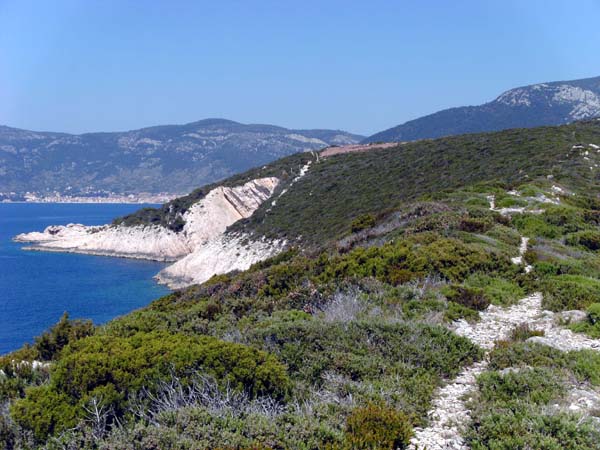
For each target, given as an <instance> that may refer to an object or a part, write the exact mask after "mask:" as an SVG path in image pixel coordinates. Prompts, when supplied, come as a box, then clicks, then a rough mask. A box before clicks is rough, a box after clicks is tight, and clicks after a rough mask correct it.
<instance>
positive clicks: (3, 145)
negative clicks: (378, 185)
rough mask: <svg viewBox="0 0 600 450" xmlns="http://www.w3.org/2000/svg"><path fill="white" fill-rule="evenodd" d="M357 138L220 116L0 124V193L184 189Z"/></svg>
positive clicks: (102, 193)
mask: <svg viewBox="0 0 600 450" xmlns="http://www.w3.org/2000/svg"><path fill="white" fill-rule="evenodd" d="M360 139H363V137H362V136H357V135H353V134H350V133H346V132H343V131H333V130H289V129H286V128H282V127H276V126H272V125H245V124H241V123H237V122H233V121H229V120H222V119H207V120H201V121H198V122H193V123H189V124H186V125H166V126H156V127H150V128H143V129H140V130H133V131H127V132H117V133H87V134H81V135H72V134H65V133H46V132H34V131H27V130H19V129H15V128H9V127H3V126H0V200H2V199H4V198H10V199H22V198H23V195H24V194H25V193H26V192H33V193H36V194H37V195H38V196H45V195H49V194H52V193H54V192H58V193H60V194H62V195H70V196H92V195H94V196H106V195H108V194H110V193H113V194H118V195H123V194H131V193H133V194H137V193H140V192H148V193H159V192H168V193H182V192H187V191H190V190H192V189H193V188H195V187H197V186H201V185H204V184H207V183H210V182H213V181H216V180H220V179H223V178H226V177H228V176H230V175H232V174H234V173H238V172H241V171H244V170H247V169H248V168H250V167H254V166H257V165H261V164H265V163H268V162H270V161H273V160H276V159H278V158H281V157H283V156H286V155H290V154H293V153H297V152H301V151H307V150H318V149H320V148H323V147H326V146H328V145H334V144H336V145H342V144H349V143H354V142H357V141H359V140H360Z"/></svg>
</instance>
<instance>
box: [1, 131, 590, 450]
mask: <svg viewBox="0 0 600 450" xmlns="http://www.w3.org/2000/svg"><path fill="white" fill-rule="evenodd" d="M580 141H582V142H600V124H598V123H597V122H593V123H587V124H585V123H584V124H575V125H570V126H565V127H555V128H541V129H536V130H512V131H506V132H502V133H494V134H487V135H471V136H464V137H457V138H447V139H441V140H436V141H423V142H418V143H412V144H406V145H402V146H399V147H398V148H395V149H391V150H378V151H374V152H368V153H364V154H353V155H341V156H336V157H332V158H330V159H328V160H325V161H321V162H319V163H318V164H317V163H315V164H313V166H312V168H311V170H310V171H309V172H308V175H306V176H305V177H304V178H302V179H300V180H299V181H298V182H297V183H296V184H295V185H294V188H293V189H290V190H289V191H288V192H286V193H285V195H283V196H282V197H281V198H280V200H279V201H278V203H277V205H278V208H273V209H272V211H270V212H268V213H267V212H266V210H264V209H261V210H260V211H259V214H257V215H255V216H253V217H252V218H251V219H249V220H247V221H245V222H244V223H242V224H239V225H236V227H238V228H237V229H240V228H239V227H243V228H246V229H247V230H254V231H255V232H257V233H261V234H267V235H270V236H276V235H277V236H279V235H283V234H284V235H286V236H288V237H289V238H291V242H294V243H296V242H298V243H299V244H298V246H297V247H290V248H289V249H288V250H287V251H286V252H284V253H281V254H280V255H278V256H276V257H274V258H272V259H270V260H268V261H264V262H262V263H259V264H256V265H254V266H253V267H251V268H250V269H249V270H247V271H244V272H240V273H229V274H225V275H219V276H215V277H213V278H212V279H211V280H209V281H207V282H206V283H204V284H202V285H198V286H192V287H190V288H187V289H184V290H180V291H176V292H173V293H172V294H170V295H167V296H165V297H163V298H161V299H158V300H156V301H154V302H153V303H151V304H150V305H148V306H147V307H145V308H142V309H140V310H138V311H134V312H132V313H130V314H128V315H126V316H124V317H121V318H118V319H115V320H113V321H111V322H110V323H108V324H106V325H104V326H102V327H97V328H94V327H92V326H91V325H90V324H89V323H87V322H81V321H75V322H73V321H70V320H68V317H64V318H63V319H61V321H60V322H59V324H57V325H56V326H55V327H54V328H53V329H51V330H49V332H47V333H46V334H44V335H43V336H42V337H40V338H39V339H37V340H36V342H35V343H34V344H33V345H31V346H27V347H24V348H23V349H21V350H19V351H18V352H15V353H13V354H12V355H8V356H6V357H3V358H1V359H0V368H1V369H2V371H3V372H2V373H3V374H0V408H1V410H2V414H0V441H3V442H5V444H4V446H5V448H14V447H19V446H21V447H36V446H38V447H39V446H44V445H46V446H47V447H48V448H65V447H66V448H120V449H121V448H123V449H129V448H130V449H134V448H161V449H162V448H276V449H283V448H300V449H320V448H323V449H324V448H329V449H355V448H365V449H366V448H369V449H376V448H381V449H388V448H389V449H392V448H404V447H405V446H406V445H407V443H408V441H409V439H410V437H411V436H412V434H413V428H414V427H417V426H425V425H426V424H427V421H428V417H427V411H428V410H429V409H430V407H431V401H432V396H433V394H434V392H435V390H436V388H437V387H439V386H440V385H442V384H443V383H444V382H445V381H446V380H448V379H451V378H453V377H455V376H456V375H457V374H458V373H460V371H461V370H462V369H463V368H464V367H466V366H468V365H470V364H472V363H473V362H475V361H479V360H481V358H482V357H483V352H482V350H481V349H479V348H477V346H475V345H474V344H473V343H472V342H471V341H469V340H468V339H466V338H462V337H459V336H457V335H456V334H454V333H452V332H451V331H450V330H449V329H448V325H449V324H450V322H452V321H455V320H458V319H464V320H468V321H476V320H478V318H479V311H481V310H483V309H485V308H487V307H488V306H489V305H490V304H493V305H498V306H507V305H511V304H514V303H515V302H517V301H518V300H519V299H520V298H522V297H523V296H525V295H527V294H529V293H532V292H534V291H536V290H541V291H542V292H543V293H544V301H545V307H547V308H550V309H552V310H555V311H561V310H566V309H574V308H578V309H585V308H587V310H588V320H587V321H586V322H583V323H577V324H568V325H569V326H571V327H573V328H574V329H575V328H576V327H579V328H577V329H578V330H579V331H584V332H588V333H590V334H592V335H593V333H596V332H597V331H594V330H596V328H597V326H598V323H599V320H600V319H599V317H600V311H598V307H597V304H596V302H597V301H598V300H597V299H598V298H599V295H600V255H598V253H597V251H598V249H597V248H596V247H595V245H596V244H595V242H596V234H597V232H598V225H599V223H600V218H599V217H600V216H599V214H598V211H600V202H598V201H597V200H596V198H597V197H596V195H597V193H598V192H599V190H598V186H597V184H596V183H597V180H596V178H595V175H594V172H593V170H590V169H589V167H588V164H590V163H588V162H587V161H586V162H585V163H584V162H583V161H585V160H583V158H580V156H579V155H571V157H570V158H567V159H564V158H565V156H564V155H566V154H567V153H570V152H571V153H573V152H572V151H571V149H572V146H573V145H574V144H576V143H578V142H580ZM311 158H312V156H311V155H307V154H303V155H297V156H294V157H290V158H286V159H284V160H281V161H280V162H278V163H277V164H274V165H270V166H266V167H265V168H262V169H258V170H256V171H251V172H249V173H246V174H243V175H240V176H239V178H235V179H230V180H229V181H228V183H230V184H239V182H242V181H244V180H247V179H251V178H255V177H257V176H268V175H274V174H276V175H277V176H281V177H283V178H285V177H286V176H291V175H294V173H292V172H291V171H290V170H289V169H290V167H292V166H294V167H299V166H301V165H302V164H303V163H305V162H306V161H308V160H309V159H311ZM284 172H285V173H284ZM548 175H551V176H552V177H553V178H548ZM555 183H560V186H562V188H561V189H562V191H561V193H560V194H556V195H555V192H554V191H553V190H552V188H553V185H554V184H555ZM285 185H286V184H285V183H284V184H283V186H285ZM582 187H585V189H582ZM281 188H283V187H281ZM509 190H515V191H517V193H513V194H510V193H507V191H509ZM203 192H204V193H205V192H207V191H206V190H205V191H202V190H199V191H196V192H195V193H192V194H191V195H190V196H189V197H187V198H184V199H180V200H179V201H175V202H173V203H171V204H170V205H169V206H165V207H164V208H163V210H160V211H157V210H153V211H149V212H148V211H146V212H141V213H139V214H135V215H132V216H129V217H128V218H124V219H122V220H123V221H125V223H127V224H130V225H131V224H139V223H158V224H162V225H166V226H169V227H171V228H172V229H174V230H177V228H178V227H179V226H180V225H181V223H179V225H177V224H176V222H174V221H176V220H177V217H180V216H181V213H182V212H183V211H185V210H186V208H188V207H189V206H190V205H191V204H192V203H193V201H195V199H197V198H200V197H199V196H201V195H204V194H203ZM490 196H494V198H495V200H496V207H497V208H517V207H520V208H524V210H523V211H522V213H518V214H512V215H507V214H501V213H500V212H499V211H498V210H497V209H496V210H491V209H490ZM555 197H556V199H558V200H555V199H554V198H555ZM548 199H550V200H551V201H552V203H551V202H549V201H548ZM556 203H558V204H556ZM280 205H281V208H282V209H281V210H280V209H279V206H280ZM286 214H289V217H287V216H286ZM300 235H301V236H303V239H302V240H300V241H297V240H295V239H294V238H297V237H298V236H300ZM521 236H527V237H529V238H530V250H529V251H528V252H527V253H526V254H525V255H524V259H525V263H527V264H531V266H532V270H531V271H530V272H527V271H526V270H525V266H524V264H520V265H519V264H514V263H513V262H511V258H513V257H515V256H516V255H518V252H519V245H520V242H521ZM305 244H308V245H305ZM538 335H540V333H539V332H538V331H537V330H534V329H530V328H528V327H526V326H523V327H519V328H518V329H516V330H515V332H514V333H513V335H512V340H511V341H508V342H504V343H500V344H499V345H498V346H497V348H496V350H494V351H493V352H492V354H491V355H490V364H491V372H488V373H485V374H484V375H482V376H481V377H480V378H479V380H478V386H479V392H478V393H477V394H476V397H475V398H473V399H472V408H473V423H472V424H471V425H470V431H469V434H468V439H469V442H470V445H472V447H473V448H538V446H537V443H543V446H544V448H552V449H553V448H582V449H586V448H595V447H594V446H595V445H597V442H598V441H597V440H598V437H599V435H598V428H597V426H595V425H594V424H593V423H591V422H588V421H581V420H580V418H579V417H577V416H575V415H573V414H559V413H557V414H552V415H550V414H547V411H548V408H550V407H551V406H552V405H554V404H555V403H556V404H560V403H561V402H562V401H564V396H565V395H566V394H565V391H566V387H567V386H568V382H569V380H576V381H577V382H578V383H582V384H584V385H585V386H592V387H594V386H598V385H600V378H599V377H598V373H600V357H599V356H598V354H597V353H595V352H572V353H568V354H567V353H561V352H558V351H555V350H550V349H548V348H546V347H543V346H540V345H537V344H533V343H531V342H530V341H528V339H530V338H531V337H535V336H538ZM34 360H38V361H44V362H49V363H50V364H49V365H48V366H45V365H42V366H40V365H39V364H38V365H36V364H34V363H27V362H22V361H34Z"/></svg>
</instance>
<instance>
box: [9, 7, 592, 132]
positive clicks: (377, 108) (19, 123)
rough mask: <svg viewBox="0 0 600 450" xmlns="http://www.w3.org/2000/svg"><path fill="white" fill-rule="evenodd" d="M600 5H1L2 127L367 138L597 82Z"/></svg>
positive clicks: (68, 130)
mask: <svg viewBox="0 0 600 450" xmlns="http://www.w3.org/2000/svg"><path fill="white" fill-rule="evenodd" d="M598 23H600V0H580V1H573V0H571V1H558V0H546V1H536V0H518V1H517V0H514V1H513V0H498V1H485V0H479V1H475V0H474V1H467V0H464V1H463V0H452V1H451V0H446V1H441V0H439V1H426V0H421V1H416V0H415V1H400V0H398V1H391V0H390V1H378V0H370V1H360V2H359V1H351V0H345V1H327V0H322V1H312V0H303V1H294V2H292V1H285V0H279V1H276V0H272V1H267V0H265V1H252V0H246V1H227V0H221V1H211V2H206V1H193V2H192V1H190V2H185V1H163V2H160V1H151V0H146V1H141V0H140V1H137V2H133V1H132V2H129V1H125V0H119V1H112V0H104V1H93V0H75V1H67V0H65V1H63V0H53V1H37V2H34V1H27V0H0V124H5V125H9V126H14V127H19V128H27V129H34V130H50V131H66V132H74V133H81V132H87V131H116V130H127V129H134V128H139V127H143V126H151V125H157V124H168V123H186V122H192V121H195V120H199V119H203V118H208V117H223V118H228V119H232V120H237V121H240V122H245V123H272V124H277V125H282V126H286V127H294V128H340V129H345V130H349V131H354V132H357V133H362V134H371V133H373V132H376V131H379V130H382V129H385V128H388V127H391V126H394V125H397V124H399V123H402V122H404V121H406V120H410V119H412V118H416V117H419V116H421V115H424V114H427V113H431V112H434V111H436V110H439V109H442V108H447V107H451V106H460V105H467V104H479V103H482V102H485V101H488V100H491V99H493V98H494V97H496V96H497V95H498V94H500V93H501V92H502V91H503V90H506V89H509V88H511V87H516V86H520V85H526V84H531V83H535V82H542V81H554V80H566V79H575V78H584V77H590V76H598V75H600V57H599V51H598V49H599V48H600V26H598Z"/></svg>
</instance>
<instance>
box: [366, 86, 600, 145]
mask: <svg viewBox="0 0 600 450" xmlns="http://www.w3.org/2000/svg"><path fill="white" fill-rule="evenodd" d="M598 116H600V77H595V78H586V79H581V80H574V81H556V82H551V83H541V84H534V85H530V86H524V87H519V88H515V89H511V90H509V91H506V92H504V93H503V94H502V95H500V96H499V97H498V98H496V99H495V100H493V101H491V102H489V103H485V104H483V105H479V106H461V107H458V108H450V109H445V110H442V111H438V112H436V113H434V114H430V115H427V116H424V117H420V118H418V119H415V120H411V121H408V122H406V123H404V124H402V125H398V126H396V127H393V128H390V129H388V130H384V131H381V132H379V133H376V134H374V135H373V136H370V137H368V138H367V139H366V140H365V141H364V142H378V141H384V142H389V141H414V140H417V139H427V138H437V137H443V136H450V135H458V134H464V133H479V132H483V131H500V130H504V129H508V128H528V127H536V126H542V125H562V124H565V123H569V122H573V121H576V120H582V119H589V118H593V117H598Z"/></svg>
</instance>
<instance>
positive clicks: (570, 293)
mask: <svg viewBox="0 0 600 450" xmlns="http://www.w3.org/2000/svg"><path fill="white" fill-rule="evenodd" d="M542 290H543V293H544V305H543V306H544V308H547V309H550V310H551V311H565V310H569V309H585V308H587V307H588V306H589V305H591V304H592V303H594V302H595V301H596V300H597V299H598V298H600V280H597V279H594V278H589V277H584V276H579V275H559V276H554V277H548V278H546V279H544V280H542Z"/></svg>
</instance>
